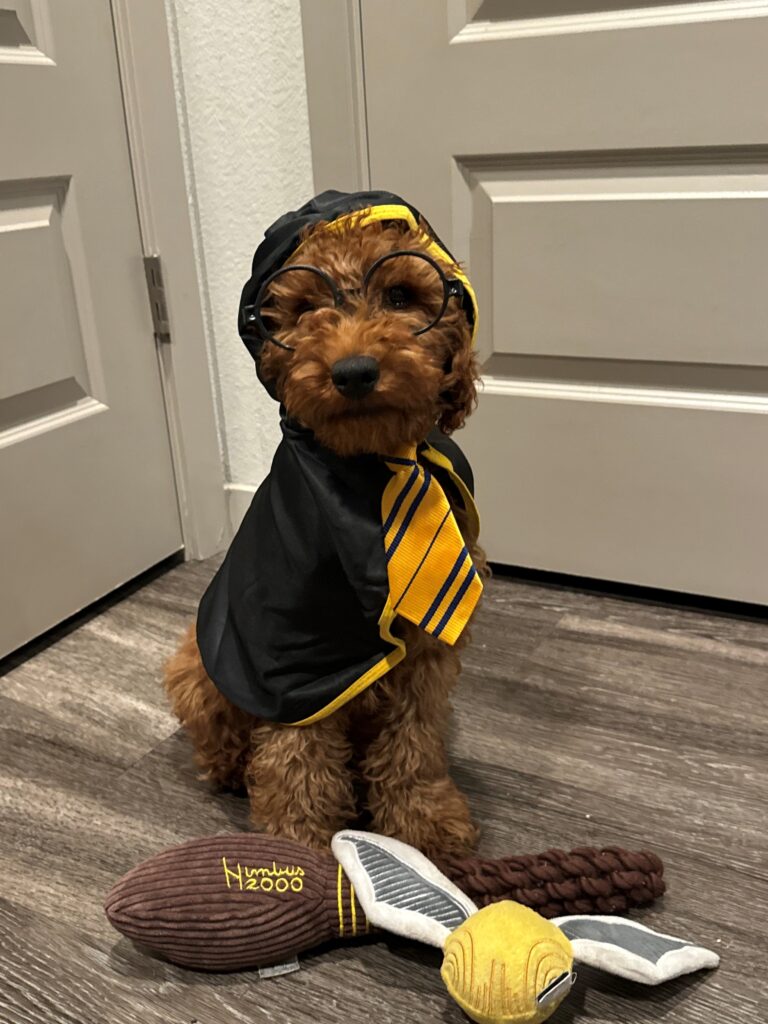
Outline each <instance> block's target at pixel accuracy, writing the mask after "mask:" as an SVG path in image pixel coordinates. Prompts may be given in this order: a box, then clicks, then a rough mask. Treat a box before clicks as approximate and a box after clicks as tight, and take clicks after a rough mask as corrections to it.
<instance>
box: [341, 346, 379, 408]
mask: <svg viewBox="0 0 768 1024" xmlns="http://www.w3.org/2000/svg"><path fill="white" fill-rule="evenodd" d="M378 379H379V364H378V362H377V360H375V359H374V358H373V357H372V356H348V357H347V358H346V359H339V360H338V361H337V362H335V363H334V364H333V366H332V367H331V380H332V381H333V383H334V384H335V385H336V387H337V389H338V390H339V391H340V392H341V393H342V395H344V397H345V398H365V396H366V395H367V394H369V393H370V392H371V391H373V389H374V388H375V387H376V381H377V380H378Z"/></svg>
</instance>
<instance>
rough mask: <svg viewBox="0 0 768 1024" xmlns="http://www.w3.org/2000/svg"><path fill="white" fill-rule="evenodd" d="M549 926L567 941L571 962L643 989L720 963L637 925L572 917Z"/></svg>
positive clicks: (703, 952) (693, 947) (712, 956)
mask: <svg viewBox="0 0 768 1024" xmlns="http://www.w3.org/2000/svg"><path fill="white" fill-rule="evenodd" d="M552 923H553V924H556V925H557V926H558V927H559V928H561V929H562V931H563V932H564V933H565V935H567V937H568V938H569V939H570V940H571V945H572V946H573V955H574V959H576V960H578V961H580V962H581V963H583V964H587V965H588V966H590V967H597V968H599V969H600V970H603V971H607V972H608V973H609V974H615V975H618V977H620V978H627V979H629V980H630V981H638V982H640V983H641V984H643V985H660V984H661V983H662V982H664V981H670V980H671V979H672V978H678V977H680V976H681V975H683V974H691V973H692V972H693V971H699V970H702V969H703V968H710V969H711V968H713V967H717V965H718V964H719V963H720V957H719V956H718V955H717V953H713V952H712V951H711V950H709V949H704V947H703V946H696V945H694V944H693V943H691V942H688V941H686V940H685V939H680V938H677V937H676V936H674V935H664V934H663V933H661V932H655V931H653V929H651V928H647V927H646V926H645V925H642V924H640V923H639V922H637V921H629V920H626V919H624V918H620V917H600V916H595V917H592V916H589V917H588V916H581V915H572V916H569V917H559V918H554V919H553V922H552Z"/></svg>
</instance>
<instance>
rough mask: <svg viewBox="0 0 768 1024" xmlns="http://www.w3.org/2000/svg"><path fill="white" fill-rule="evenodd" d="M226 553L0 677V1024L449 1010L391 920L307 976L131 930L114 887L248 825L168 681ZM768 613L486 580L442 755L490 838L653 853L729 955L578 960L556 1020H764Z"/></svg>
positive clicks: (380, 1015)
mask: <svg viewBox="0 0 768 1024" xmlns="http://www.w3.org/2000/svg"><path fill="white" fill-rule="evenodd" d="M214 568H215V563H214V562H209V563H198V564H195V563H189V564H186V565H181V566H178V567H176V568H174V569H172V570H171V571H169V572H167V573H166V574H165V575H163V576H161V577H160V578H158V579H156V580H154V581H153V582H152V583H150V584H149V585H147V586H146V587H144V588H143V589H141V590H140V591H138V592H137V593H134V594H132V595H131V596H130V597H128V598H126V599H125V600H123V601H121V602H119V603H117V604H114V605H113V606H112V607H110V608H108V609H107V610H105V611H103V612H102V613H100V614H98V615H96V616H95V617H92V618H90V619H88V620H87V621H85V622H84V623H83V624H82V625H80V626H79V627H78V628H77V629H75V630H74V631H71V632H69V633H67V634H66V635H64V636H62V637H61V638H60V639H58V640H57V641H56V642H55V643H52V644H51V645H50V646H48V647H46V648H45V649H43V650H42V651H40V652H38V653H37V654H36V655H34V656H33V657H32V658H30V659H29V660H27V661H25V662H23V663H22V664H20V665H17V666H16V667H14V668H13V669H12V670H10V671H9V672H8V673H7V674H6V675H5V676H4V677H3V678H2V679H0V730H1V732H2V735H1V736H0V778H1V779H2V784H1V785H0V1024H134V1022H136V1024H138V1022H141V1024H244V1022H249V1024H251V1022H264V1024H269V1022H276V1024H277V1022H280V1024H285V1022H288V1024H304V1022H307V1024H310V1022H312V1024H318V1022H319V1024H324V1022H332V1021H333V1022H335V1021H342V1020H343V1021H360V1020H364V1019H367V1018H368V1017H370V1016H371V1015H372V1014H375V1019H376V1021H377V1024H401V1022H406V1021H407V1022H411V1021H417V1020H418V1021H422V1022H431V1021H439V1022H441V1024H452V1022H455V1024H458V1022H459V1021H461V1020H463V1019H464V1018H463V1017H462V1015H461V1013H460V1011H459V1010H458V1009H457V1008H456V1007H455V1006H453V1005H451V1003H450V1001H449V999H448V997H447V995H446V994H445V992H444V990H443V988H442V984H441V981H440V977H439V974H438V969H437V968H438V965H439V959H440V958H439V955H438V953H437V951H433V950H428V949H425V948H423V947H420V946H416V945H414V944H410V943H407V942H403V941H399V940H396V939H389V940H387V941H379V942H374V943H372V944H370V945H368V946H362V947H356V948H351V947H344V948H337V949H333V950H329V951H325V952H322V953H320V954H317V955H313V956H310V957H308V958H306V959H305V960H304V961H303V968H302V970H301V971H300V972H299V973H297V974H292V975H289V976H285V977H281V978H275V979H270V980H259V978H258V975H257V974H256V973H245V974H238V975H224V976H211V975H204V974H198V973H194V972H190V971H184V970H181V969H179V968H176V967H173V966H171V965H169V964H166V963H163V962H162V961H160V960H157V959H153V958H151V957H149V956H146V955H144V954H142V953H140V952H139V951H138V950H136V949H134V948H133V947H132V946H131V944H130V943H129V942H127V940H124V939H122V938H121V937H120V936H118V935H117V934H116V933H115V932H113V931H112V930H111V929H110V928H109V926H108V925H107V923H106V921H105V919H104V917H103V914H102V910H101V905H102V900H103V897H104V894H105V892H106V891H107V889H108V888H109V887H110V885H111V884H112V883H113V882H114V881H115V880H116V879H117V878H118V877H119V876H120V875H121V874H122V873H123V872H125V871H126V870H128V868H130V867H132V866H133V865H134V864H136V863H137V862H138V861H139V860H142V859H144V858H145V857H147V856H149V855H150V854H152V853H154V852H155V851H157V850H159V849H161V848H162V847H164V846H167V845H171V844H173V843H177V842H181V841H182V840H184V839H188V838H190V837H193V836H197V835H206V834H213V833H216V832H221V831H228V830H235V829H242V828H245V827H246V804H245V801H244V800H243V799H241V798H238V797H234V796H220V795H214V794H211V793H209V792H208V790H207V788H206V786H205V784H203V783H201V782H199V781H198V780H197V779H196V777H195V772H194V770H193V767H192V764H191V760H190V757H189V751H188V748H187V745H186V743H185V740H184V738H183V737H182V736H181V735H179V734H178V733H177V731H176V727H175V723H174V721H173V720H172V719H171V717H170V715H169V714H168V712H167V710H166V707H165V705H164V702H163V696H162V693H161V690H160V686H159V682H158V677H159V670H160V665H161V663H162V661H163V659H164V658H165V657H166V656H167V655H168V654H169V653H170V651H171V649H172V647H173V644H174V642H175V638H176V636H177V635H178V634H179V633H180V632H181V631H182V629H183V627H184V626H185V625H186V623H187V621H188V620H189V619H190V617H191V616H192V614H193V612H194V609H195V607H196V602H197V600H198V598H199V596H200V594H201V592H202V590H203V588H204V587H205V584H206V582H207V581H208V579H209V578H210V576H211V575H212V573H213V571H214ZM767 680H768V624H766V622H765V621H760V620H753V619H748V618H740V617H737V616H729V615H724V614H714V613H710V612H702V611H696V610H688V609H683V608H680V607H669V606H664V605H659V604H652V603H647V602H640V601H633V600H629V599H622V598H617V597H609V596H603V595H600V594H597V593H594V592H587V591H576V590H568V589H564V588H562V587H555V586H547V585H543V584H540V583H530V582H521V581H512V580H509V579H501V578H500V579H496V580H494V581H493V582H492V583H491V584H490V586H489V587H488V591H487V599H486V601H485V602H484V606H483V609H482V611H481V613H480V616H479V622H478V624H477V627H476V629H475V644H474V646H473V647H472V649H471V650H470V652H469V653H468V654H467V657H466V659H465V672H464V680H463V686H462V689H461V693H460V695H459V697H458V699H457V701H456V716H455V727H454V731H453V738H452V764H453V768H454V773H455V776H456V778H457V780H458V781H459V783H460V784H461V786H462V787H463V788H464V789H465V791H466V792H467V793H468V794H469V796H470V799H471V802H472V805H473V808H474V811H475V814H476V816H477V817H478V819H479V820H480V822H481V823H482V825H483V840H482V842H483V849H484V851H486V852H487V853H489V854H492V855H500V854H503V853H513V852H533V851H537V850H543V849H546V848H547V847H549V846H564V847H569V846H573V845H579V844H594V845H598V844H609V843H618V844H622V845H626V846H642V845H647V846H648V847H650V848H652V849H654V850H656V851H657V852H658V853H659V854H660V855H661V856H662V857H663V858H664V860H665V862H666V866H667V879H668V885H669V892H668V895H667V896H666V898H665V899H664V901H663V902H662V903H661V904H660V905H659V906H657V907H655V908H653V909H650V910H648V911H646V912H644V913H642V914H640V915H639V916H640V917H641V919H642V920H645V921H646V922H648V923H650V924H652V925H654V926H657V927H660V928H661V929H662V930H665V931H668V932H673V933H678V934H681V935H684V936H686V937H689V938H692V939H696V940H698V941H699V942H701V943H703V944H705V945H708V946H711V947H712V948H714V949H716V950H718V952H720V954H721V956H722V958H723V963H722V966H721V968H720V969H719V970H718V971H717V972H714V973H711V974H707V975H701V976H696V977H694V978H689V979H685V980H682V981H679V982H675V983H672V984H670V985H667V986H665V987H663V988H661V989H658V990H651V989H643V988H641V987H640V986H636V985H631V984H629V983H625V982H619V981H616V980H612V979H609V978H606V977H604V976H601V975H599V974H597V973H594V972H591V971H586V970H583V971H581V972H580V980H579V984H578V986H577V989H576V990H575V992H574V994H573V995H572V997H571V998H570V1000H569V1001H568V1003H567V1004H565V1005H563V1006H562V1007H561V1008H560V1010H559V1011H558V1012H557V1014H556V1015H555V1017H553V1018H552V1019H553V1021H554V1022H555V1024H567V1022H577V1021H592V1022H596V1024H608V1022H628V1024H640V1022H646V1021H669V1022H674V1024H705V1022H706V1024H721V1022H722V1024H725V1022H726V1021H728V1022H730V1021H737V1022H739V1024H758V1022H760V1024H763V1022H764V1021H765V1020H766V1018H767V1017H768V971H766V968H765V957H766V953H767V952H768V925H767V924H766V921H767V920H768V857H767V854H768V838H767V833H768V828H767V825H766V817H767V809H768V758H767V757H766V754H767V753H768V743H767V742H766V740H767V734H768V711H767V710H766V688H767V686H766V683H767Z"/></svg>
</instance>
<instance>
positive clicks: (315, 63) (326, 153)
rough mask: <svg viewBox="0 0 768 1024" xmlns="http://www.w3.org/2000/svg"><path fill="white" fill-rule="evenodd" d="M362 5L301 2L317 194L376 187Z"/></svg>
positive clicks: (355, 0)
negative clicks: (370, 145)
mask: <svg viewBox="0 0 768 1024" xmlns="http://www.w3.org/2000/svg"><path fill="white" fill-rule="evenodd" d="M360 5H361V0H324V2H323V3H318V2H317V0H301V28H302V34H303V37H304V68H305V71H306V76H307V106H308V108H309V135H310V141H311V145H312V171H313V173H314V179H315V191H316V192H322V191H323V190H324V189H327V188H336V189H340V190H341V191H345V192H359V191H361V190H364V189H369V188H370V187H371V168H370V162H369V158H368V123H367V118H366V111H365V75H364V66H363V39H362V17H361V11H360ZM350 124H351V125H353V126H354V131H351V132H350V130H349V126H350Z"/></svg>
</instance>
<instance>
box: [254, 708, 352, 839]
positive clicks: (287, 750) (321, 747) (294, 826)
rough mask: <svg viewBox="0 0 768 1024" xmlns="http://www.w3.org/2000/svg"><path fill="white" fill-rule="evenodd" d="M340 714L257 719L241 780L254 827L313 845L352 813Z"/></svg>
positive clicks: (347, 747)
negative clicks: (292, 720) (302, 719)
mask: <svg viewBox="0 0 768 1024" xmlns="http://www.w3.org/2000/svg"><path fill="white" fill-rule="evenodd" d="M346 729H347V723H346V715H345V713H344V712H343V711H342V712H338V713H337V714H335V715H331V716H329V717H328V718H323V719H321V720H320V721H319V722H315V723H314V724H312V725H306V726H294V725H276V724H274V723H271V722H261V723H259V725H258V726H256V728H254V730H253V732H252V733H251V752H250V757H249V761H248V765H247V768H246V776H245V777H246V785H247V787H248V797H249V800H250V804H251V818H252V821H253V823H254V825H256V826H257V827H259V826H260V827H262V828H264V829H265V830H266V831H267V832H271V833H272V834H273V835H281V836H286V837H287V838H289V839H295V840H297V841H298V842H300V843H304V844H306V845H307V846H312V847H315V848H318V849H322V848H324V847H327V846H328V845H329V843H330V840H331V836H332V835H333V833H334V832H336V831H338V830H339V829H340V828H343V827H344V826H346V825H349V824H350V823H351V822H352V821H353V820H354V818H355V795H354V787H353V781H352V774H351V771H350V768H349V761H350V756H351V748H350V744H349V741H348V739H347V735H346Z"/></svg>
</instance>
